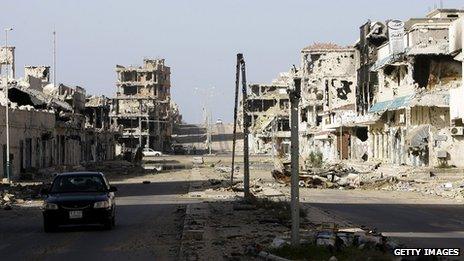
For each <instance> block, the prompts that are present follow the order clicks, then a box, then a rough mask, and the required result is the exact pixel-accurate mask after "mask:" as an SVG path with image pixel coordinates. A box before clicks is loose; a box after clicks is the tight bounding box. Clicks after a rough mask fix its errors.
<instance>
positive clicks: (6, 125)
mask: <svg viewBox="0 0 464 261" xmlns="http://www.w3.org/2000/svg"><path fill="white" fill-rule="evenodd" d="M8 31H13V28H5V60H6V77H5V98H6V106H5V114H6V116H5V128H6V170H5V171H6V180H7V182H8V183H9V182H10V123H9V119H8V114H9V113H8V110H9V105H8V74H9V73H10V72H9V68H8Z"/></svg>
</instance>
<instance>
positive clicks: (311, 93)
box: [299, 43, 358, 160]
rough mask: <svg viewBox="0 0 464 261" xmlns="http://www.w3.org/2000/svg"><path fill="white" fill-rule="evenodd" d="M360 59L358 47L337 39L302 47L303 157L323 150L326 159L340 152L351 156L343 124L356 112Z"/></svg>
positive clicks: (301, 115) (301, 111) (335, 156)
mask: <svg viewBox="0 0 464 261" xmlns="http://www.w3.org/2000/svg"><path fill="white" fill-rule="evenodd" d="M357 61H358V56H357V53H356V50H355V49H354V48H352V47H341V46H338V45H336V44H333V43H316V44H313V45H311V46H308V47H306V48H304V49H303V50H302V51H301V69H300V72H299V73H300V76H301V78H302V93H301V96H302V102H301V106H300V122H299V124H300V151H301V155H302V157H303V158H307V157H308V156H309V155H310V154H311V153H312V152H320V153H322V155H323V158H324V160H334V159H338V158H339V157H340V156H339V155H340V153H342V156H343V158H347V157H348V154H349V151H348V149H349V146H348V145H349V130H348V128H344V129H343V128H341V126H342V124H345V123H346V121H347V120H349V119H350V118H352V117H354V116H355V115H356V113H355V111H356V108H355V102H356V98H355V94H356V79H357V77H356V69H357V63H358V62H357ZM340 139H343V141H340Z"/></svg>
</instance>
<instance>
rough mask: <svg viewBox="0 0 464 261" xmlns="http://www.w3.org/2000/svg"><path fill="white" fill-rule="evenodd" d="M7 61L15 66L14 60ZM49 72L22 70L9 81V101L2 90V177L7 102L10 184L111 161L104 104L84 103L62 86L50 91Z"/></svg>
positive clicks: (80, 94)
mask: <svg viewBox="0 0 464 261" xmlns="http://www.w3.org/2000/svg"><path fill="white" fill-rule="evenodd" d="M12 50H14V49H12ZM10 62H13V64H14V60H13V61H9V64H10ZM10 69H11V70H13V69H14V68H10ZM11 70H10V72H11ZM13 71H14V70H13ZM49 71H50V70H49V67H48V66H26V67H25V71H24V77H23V78H9V80H8V82H9V85H8V97H5V96H4V92H3V91H4V85H2V92H0V103H1V106H0V113H1V114H0V126H2V127H1V132H0V146H1V148H2V151H3V153H2V155H3V157H2V167H1V168H0V176H1V177H5V167H6V131H5V129H6V126H5V114H6V111H5V106H6V105H7V103H8V104H9V110H8V112H9V116H10V117H9V130H10V132H9V133H10V135H9V136H10V143H9V144H10V162H11V165H10V168H11V172H10V173H11V178H13V179H18V178H21V177H23V176H22V175H26V176H24V177H28V178H31V176H27V175H28V174H31V173H32V174H33V173H38V172H41V173H48V174H52V173H53V172H54V171H59V170H61V169H65V168H67V167H71V166H76V165H79V164H81V163H85V162H88V161H99V160H106V159H112V158H113V156H114V138H113V136H114V135H115V132H113V131H112V130H111V129H110V128H108V126H109V118H108V114H109V105H108V100H107V99H106V101H105V102H91V101H89V103H88V104H87V101H86V91H85V89H84V88H82V87H79V86H68V85H65V84H59V85H57V86H55V85H54V84H52V83H50V82H49V78H50V75H49ZM9 76H13V74H12V73H10V75H9ZM87 105H88V108H87ZM96 114H98V115H100V116H97V115H96ZM86 118H89V119H88V120H86ZM90 118H92V119H90ZM86 123H87V124H86ZM102 133H103V134H102ZM42 170H46V171H42Z"/></svg>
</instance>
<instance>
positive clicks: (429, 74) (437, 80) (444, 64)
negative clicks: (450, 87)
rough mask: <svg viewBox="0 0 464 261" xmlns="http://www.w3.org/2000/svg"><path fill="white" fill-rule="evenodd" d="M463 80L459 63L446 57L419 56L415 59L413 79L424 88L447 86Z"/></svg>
mask: <svg viewBox="0 0 464 261" xmlns="http://www.w3.org/2000/svg"><path fill="white" fill-rule="evenodd" d="M461 78H462V67H461V63H460V62H459V61H456V60H454V59H453V58H452V57H450V56H445V55H417V56H415V59H414V71H413V79H414V81H415V82H416V83H417V84H418V85H419V87H422V88H433V87H434V86H436V85H437V84H440V85H446V84H448V83H450V82H453V81H460V80H461Z"/></svg>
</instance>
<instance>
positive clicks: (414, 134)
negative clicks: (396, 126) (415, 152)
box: [405, 125, 430, 148]
mask: <svg viewBox="0 0 464 261" xmlns="http://www.w3.org/2000/svg"><path fill="white" fill-rule="evenodd" d="M429 129H430V125H420V126H417V127H415V128H413V129H412V130H410V131H409V132H408V134H407V135H406V137H405V141H406V144H407V146H408V147H411V148H425V147H426V146H427V145H428V142H429V137H430V135H429Z"/></svg>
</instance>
